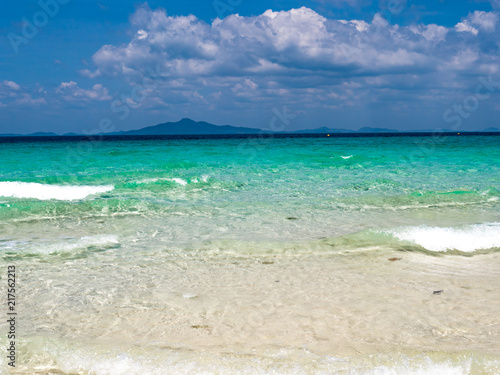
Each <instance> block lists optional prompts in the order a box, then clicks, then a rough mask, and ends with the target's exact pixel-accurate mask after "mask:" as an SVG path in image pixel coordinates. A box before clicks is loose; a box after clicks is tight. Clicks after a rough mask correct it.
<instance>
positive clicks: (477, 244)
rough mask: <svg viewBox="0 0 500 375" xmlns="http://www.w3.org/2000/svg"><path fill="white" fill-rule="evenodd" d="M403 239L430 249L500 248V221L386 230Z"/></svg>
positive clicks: (475, 249) (471, 250)
mask: <svg viewBox="0 0 500 375" xmlns="http://www.w3.org/2000/svg"><path fill="white" fill-rule="evenodd" d="M384 232H385V233H388V234H391V235H392V236H393V237H395V238H397V239H398V240H401V241H409V242H411V243H413V244H416V245H420V246H422V247H423V248H425V249H427V250H430V251H439V252H444V251H448V250H458V251H463V252H474V251H477V250H485V249H492V248H500V223H489V224H476V225H469V226H465V227H459V228H457V227H455V228H450V227H448V228H447V227H429V226H419V227H403V228H396V229H390V230H386V231H384Z"/></svg>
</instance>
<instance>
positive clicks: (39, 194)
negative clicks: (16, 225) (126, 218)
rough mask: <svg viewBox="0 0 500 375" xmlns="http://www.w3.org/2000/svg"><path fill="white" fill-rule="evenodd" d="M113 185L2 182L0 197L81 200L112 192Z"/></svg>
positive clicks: (0, 183)
mask: <svg viewBox="0 0 500 375" xmlns="http://www.w3.org/2000/svg"><path fill="white" fill-rule="evenodd" d="M114 188H115V187H114V186H113V185H103V186H78V185H47V184H39V183H36V182H18V181H4V182H0V196H1V197H10V198H34V199H40V200H49V199H56V200H62V201H71V200H77V199H83V198H86V197H88V196H90V195H94V194H99V193H105V192H108V191H111V190H113V189H114Z"/></svg>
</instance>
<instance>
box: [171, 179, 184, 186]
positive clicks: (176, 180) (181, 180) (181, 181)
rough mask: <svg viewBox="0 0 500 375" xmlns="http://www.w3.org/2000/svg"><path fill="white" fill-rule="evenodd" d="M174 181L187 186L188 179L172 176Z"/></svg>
mask: <svg viewBox="0 0 500 375" xmlns="http://www.w3.org/2000/svg"><path fill="white" fill-rule="evenodd" d="M171 181H173V182H175V183H177V184H179V185H182V186H185V185H187V181H186V180H183V179H182V178H172V180H171Z"/></svg>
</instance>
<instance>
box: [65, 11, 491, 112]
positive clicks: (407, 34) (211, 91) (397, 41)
mask: <svg viewBox="0 0 500 375" xmlns="http://www.w3.org/2000/svg"><path fill="white" fill-rule="evenodd" d="M354 3H355V2H353V4H354ZM130 22H131V24H130V28H131V30H130V31H131V33H130V35H132V37H131V38H130V40H129V41H128V42H127V43H125V44H121V45H104V46H102V47H101V48H100V49H99V50H98V51H96V53H95V54H94V55H93V56H92V62H93V67H89V69H86V70H84V71H81V73H82V75H84V76H86V77H88V78H91V79H95V78H97V77H102V76H106V77H116V78H118V79H119V80H120V81H121V82H127V83H128V84H130V85H131V86H136V87H137V86H139V87H140V86H141V85H143V84H144V80H145V79H146V77H147V80H149V81H151V80H154V82H155V85H154V90H151V91H148V100H145V101H144V102H142V103H141V108H144V109H147V108H148V105H149V106H151V108H153V107H154V108H158V106H159V104H158V103H161V105H165V106H166V105H168V104H178V103H196V104H197V108H200V107H203V106H206V107H204V108H207V109H213V108H216V106H217V105H221V106H223V105H225V106H226V107H225V108H233V109H234V108H243V104H248V103H251V102H253V103H257V104H258V103H263V102H280V100H281V98H286V101H287V103H288V104H290V105H294V104H297V106H301V107H309V108H312V107H314V106H319V107H325V108H336V109H338V108H341V107H342V106H352V105H353V104H354V103H357V102H364V103H374V102H376V103H377V105H380V103H381V102H385V103H389V102H394V103H396V102H400V101H405V100H406V101H410V100H411V99H412V98H413V99H415V98H417V99H419V100H423V99H422V98H430V97H432V96H433V95H434V97H439V98H441V99H443V98H445V97H447V96H448V97H450V98H452V97H455V96H456V95H457V90H458V89H463V90H465V88H467V87H472V86H473V85H474V84H475V83H474V82H472V81H473V78H471V77H474V75H479V74H485V73H486V72H495V71H500V59H498V55H499V44H498V35H497V33H498V32H497V28H496V23H497V22H498V15H497V14H496V13H495V12H482V11H476V12H473V13H471V14H469V15H468V16H466V17H464V18H463V19H462V20H461V21H460V22H458V23H457V24H456V25H455V26H452V27H447V26H442V25H438V24H418V23H417V24H411V25H408V26H400V25H397V24H392V23H390V22H388V20H387V19H385V18H384V15H383V14H381V13H378V14H375V15H374V16H373V18H372V20H370V21H369V22H368V21H363V20H356V19H351V20H346V19H332V18H327V17H325V16H324V15H321V14H319V13H317V12H315V11H313V10H311V9H309V8H306V7H302V8H299V9H291V10H288V11H273V10H267V11H266V12H264V13H263V14H260V15H257V16H252V17H243V16H239V15H237V14H233V15H230V16H228V17H226V18H224V19H216V20H214V21H213V22H212V23H206V22H204V21H202V20H199V19H198V18H196V17H195V16H193V15H189V16H170V15H168V14H167V13H166V11H165V10H162V9H157V10H152V9H150V8H149V7H147V6H143V7H141V8H139V9H137V10H136V12H135V13H134V14H133V15H132V16H131V18H130ZM151 71H153V72H155V74H153V77H152V78H151V74H150V72H151ZM346 83H348V86H347V85H346ZM58 91H60V93H65V94H66V95H70V97H72V98H73V99H74V98H87V99H91V98H92V99H94V100H105V99H103V98H107V97H108V93H107V90H106V89H105V88H104V87H102V86H100V85H96V86H94V87H93V88H92V90H83V89H80V88H79V87H78V85H77V84H76V83H75V82H73V81H71V82H66V83H65V86H63V85H61V87H60V88H59V89H58ZM430 92H432V93H433V95H430V94H429V93H430ZM412 93H414V94H412ZM97 98H100V99H97ZM429 100H431V99H429ZM443 100H444V99H443ZM229 103H231V104H229ZM235 103H236V104H235ZM239 103H243V104H242V106H241V107H238V104H239ZM400 108H401V107H400Z"/></svg>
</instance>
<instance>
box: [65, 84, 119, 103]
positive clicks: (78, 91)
mask: <svg viewBox="0 0 500 375" xmlns="http://www.w3.org/2000/svg"><path fill="white" fill-rule="evenodd" d="M56 93H57V94H61V95H62V97H63V98H64V99H66V100H82V99H83V100H111V99H112V97H111V96H110V95H109V91H108V89H107V88H105V87H104V86H103V85H101V84H99V83H98V84H95V85H94V86H92V89H90V90H85V89H82V88H80V87H78V84H77V83H76V82H74V81H70V82H61V84H60V85H59V87H58V88H57V90H56Z"/></svg>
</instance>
